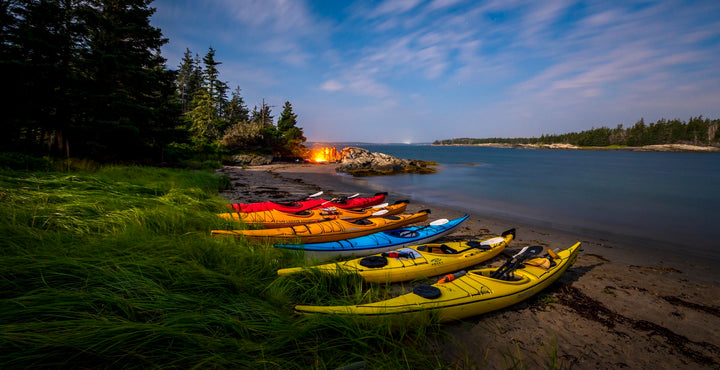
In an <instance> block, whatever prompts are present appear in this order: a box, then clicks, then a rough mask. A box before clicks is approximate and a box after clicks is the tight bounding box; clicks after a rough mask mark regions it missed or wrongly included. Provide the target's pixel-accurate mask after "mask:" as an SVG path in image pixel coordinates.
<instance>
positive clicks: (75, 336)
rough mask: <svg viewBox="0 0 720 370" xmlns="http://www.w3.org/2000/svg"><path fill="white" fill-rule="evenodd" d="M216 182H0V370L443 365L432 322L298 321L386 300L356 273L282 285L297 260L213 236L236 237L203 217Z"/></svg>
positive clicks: (104, 171) (220, 183)
mask: <svg viewBox="0 0 720 370" xmlns="http://www.w3.org/2000/svg"><path fill="white" fill-rule="evenodd" d="M227 182H228V180H227V178H224V177H220V176H217V175H213V174H212V173H211V172H208V171H186V170H177V169H159V168H150V167H127V166H109V167H101V168H99V169H96V170H93V171H77V172H71V173H67V172H44V173H43V172H20V171H10V170H2V171H0V348H2V349H3V350H2V351H0V367H2V368H30V367H43V366H46V367H77V368H86V367H87V368H98V367H99V368H106V367H142V368H147V367H163V368H167V367H169V368H173V367H176V368H193V367H195V368H288V369H292V368H320V369H324V368H336V367H340V366H343V365H348V364H351V363H356V362H360V361H362V362H363V363H364V364H365V365H366V366H367V367H368V368H415V367H421V366H422V367H433V368H437V367H442V365H441V364H440V360H439V357H438V354H437V353H436V352H433V351H431V350H428V343H427V338H428V337H430V336H432V335H435V334H436V333H437V326H435V325H432V324H431V323H397V322H391V321H390V320H380V321H371V322H368V321H360V320H356V319H351V318H346V317H340V316H298V315H296V314H295V313H294V312H293V310H292V307H293V306H294V305H295V304H298V303H319V304H347V303H350V302H357V301H363V300H371V299H377V298H380V297H381V296H382V294H386V293H383V289H381V288H383V287H382V286H377V287H374V288H377V289H371V290H368V289H367V288H368V286H367V285H365V283H363V282H362V281H361V280H360V279H359V278H358V277H357V276H354V275H347V276H341V277H339V278H332V277H328V276H325V275H321V274H301V275H297V276H292V275H291V276H288V277H282V278H280V277H278V276H277V274H276V270H277V269H278V268H281V267H289V266H296V265H300V264H302V261H301V256H297V255H295V254H292V253H289V252H285V251H281V250H278V249H275V248H272V247H268V246H267V245H258V244H250V243H247V242H245V241H244V240H237V239H229V238H213V237H211V236H210V233H209V231H210V230H211V229H216V228H228V227H241V226H242V225H238V224H230V223H229V221H225V220H224V219H222V218H220V217H217V216H216V215H215V214H216V213H217V212H220V211H222V210H224V209H225V208H224V207H225V205H224V203H225V202H224V201H223V200H221V199H219V198H218V197H216V194H217V190H218V188H222V187H224V186H227ZM368 291H370V292H373V293H368ZM369 294H377V295H374V296H373V295H369Z"/></svg>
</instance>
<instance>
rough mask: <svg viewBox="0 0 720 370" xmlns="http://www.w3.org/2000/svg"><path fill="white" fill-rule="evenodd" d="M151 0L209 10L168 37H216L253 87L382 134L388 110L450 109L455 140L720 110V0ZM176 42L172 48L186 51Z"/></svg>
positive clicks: (206, 40)
mask: <svg viewBox="0 0 720 370" xmlns="http://www.w3.org/2000/svg"><path fill="white" fill-rule="evenodd" d="M156 2H157V3H158V4H159V8H160V9H159V12H163V15H159V16H158V19H162V22H164V23H165V24H170V21H171V19H172V18H176V19H178V22H180V21H179V20H180V19H195V18H198V17H200V18H203V17H205V18H207V19H205V20H202V19H199V20H197V19H196V20H193V21H192V24H207V30H206V32H202V31H203V30H202V29H198V28H194V29H188V28H187V27H185V28H183V27H181V26H180V25H181V24H178V25H174V26H173V27H174V29H173V28H172V27H170V28H168V30H169V31H170V34H168V33H166V35H168V36H170V37H171V40H179V41H178V42H182V43H191V44H192V45H190V46H189V47H191V49H192V50H193V51H195V52H200V54H202V53H203V52H204V50H206V48H207V46H208V45H211V44H212V45H213V46H214V47H215V49H216V50H218V56H219V58H220V60H221V61H223V62H225V63H226V66H227V67H231V68H233V69H234V68H241V67H242V71H233V76H237V78H243V76H249V75H252V74H253V73H252V70H253V68H254V67H256V68H257V71H258V73H257V74H256V75H255V76H253V77H254V78H253V79H252V80H253V81H254V82H253V83H252V86H253V89H255V88H256V89H258V90H259V91H253V92H252V94H254V95H256V96H270V95H287V96H288V99H293V98H294V99H296V100H303V104H301V105H302V106H307V105H309V104H312V102H313V101H322V104H323V106H325V107H328V106H331V105H332V106H333V109H332V111H335V112H342V111H352V112H353V114H354V115H355V116H353V118H352V120H357V122H353V123H350V122H349V119H347V118H345V121H346V122H348V124H353V125H362V126H363V127H365V128H368V127H375V126H372V125H375V124H377V129H387V127H388V126H387V124H386V123H384V122H377V121H378V120H379V117H383V113H384V115H385V116H387V117H397V119H402V117H413V120H414V122H415V124H417V125H420V126H422V125H425V126H427V127H434V126H436V125H437V122H433V121H431V120H433V119H439V118H438V117H451V119H450V120H451V121H452V123H447V124H445V126H444V130H443V133H445V134H447V135H451V136H452V135H457V136H469V133H468V132H467V131H477V132H482V133H486V134H487V135H490V136H511V135H520V136H529V135H536V134H538V132H541V131H544V132H563V131H566V130H575V131H579V130H582V129H587V128H589V127H586V126H588V125H597V123H598V122H609V123H608V124H612V123H615V122H617V121H618V120H620V121H625V123H628V124H629V123H632V122H634V121H635V120H637V119H639V118H640V117H646V119H653V118H652V116H653V115H655V116H657V118H660V117H661V116H664V115H670V116H672V117H673V118H674V117H676V116H684V115H687V112H688V110H696V111H694V112H692V114H705V115H706V116H713V115H719V114H720V111H719V110H720V108H719V107H718V105H717V104H711V102H713V101H715V102H717V101H720V69H719V68H717V60H720V20H717V19H716V17H714V16H713V15H715V14H720V3H719V2H717V1H712V0H708V1H698V2H694V3H693V4H692V6H690V5H686V4H685V3H682V2H674V1H644V2H627V3H614V2H606V1H599V0H596V1H592V0H591V1H582V2H580V1H574V0H551V1H543V2H536V1H529V0H490V1H483V2H474V1H468V0H427V1H421V0H395V1H391V0H386V1H382V2H379V3H367V2H361V1H358V2H355V3H353V4H351V5H349V6H348V7H341V6H339V5H337V4H335V5H334V8H333V9H324V8H322V9H319V8H317V6H316V4H315V3H312V2H306V1H289V0H272V1H260V0H240V1H234V0H233V1H231V0H223V1H206V2H204V3H202V4H203V7H202V9H200V10H199V9H198V8H190V7H191V6H197V5H196V4H198V3H197V2H191V1H185V2H172V1H170V0H157V1H156ZM163 17H166V18H163ZM163 30H164V31H165V28H163ZM217 40H221V42H218V44H217V45H215V44H213V43H212V42H211V41H215V42H217ZM174 47H175V49H174V50H168V51H167V52H166V54H167V55H174V56H181V55H182V51H184V49H185V47H188V46H186V45H174ZM223 58H225V60H223ZM231 60H232V61H231ZM169 64H170V65H176V64H177V61H176V62H174V63H173V62H172V61H170V63H169ZM245 78H247V77H245ZM264 78H266V79H267V81H268V83H267V84H266V86H265V87H263V86H262V85H263V83H262V80H263V79H264ZM238 84H239V85H241V86H243V85H244V83H243V81H238ZM231 85H234V83H232V82H231ZM244 90H245V89H244ZM421 102H422V103H421ZM419 104H423V105H422V106H420V105H419ZM428 105H429V106H428ZM599 107H604V109H602V108H599ZM420 109H422V110H423V111H426V112H427V113H426V114H422V115H416V114H415V113H414V112H418V111H419V110H420ZM383 110H384V111H383ZM310 111H311V112H315V111H322V109H312V110H310ZM673 112H677V113H673ZM583 115H584V116H585V117H586V118H585V119H583V118H582V117H583ZM310 116H312V114H310ZM528 117H532V123H528ZM306 118H308V119H309V120H313V119H315V120H317V121H320V117H306ZM363 120H365V121H367V122H361V121H363ZM323 121H327V118H326V117H323ZM371 121H372V122H373V123H369V122H371ZM375 122H377V123H375ZM368 125H370V126H368ZM583 125H584V126H583ZM469 128H472V130H470V129H469ZM543 128H544V130H543ZM523 130H524V134H523ZM306 132H312V127H308V128H306ZM541 133H542V132H541ZM339 135H340V136H341V134H339ZM338 139H343V138H342V137H338ZM427 139H428V140H431V139H434V138H431V137H428V138H427Z"/></svg>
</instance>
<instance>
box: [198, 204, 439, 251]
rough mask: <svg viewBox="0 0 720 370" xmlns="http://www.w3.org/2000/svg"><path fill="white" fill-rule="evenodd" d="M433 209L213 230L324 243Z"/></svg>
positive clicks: (423, 216) (412, 219) (418, 217)
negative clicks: (383, 215)
mask: <svg viewBox="0 0 720 370" xmlns="http://www.w3.org/2000/svg"><path fill="white" fill-rule="evenodd" d="M428 213H430V210H428V209H426V210H422V211H419V212H418V213H415V214H412V215H408V214H401V215H392V216H386V217H368V218H362V219H359V220H355V221H345V220H330V221H324V222H318V223H314V224H305V225H299V226H292V227H281V228H277V229H264V230H212V231H211V234H212V235H233V236H243V237H245V238H247V239H249V240H254V241H264V240H268V239H270V240H276V241H280V242H283V243H293V242H298V241H299V242H301V243H320V242H331V241H337V240H342V239H349V238H356V237H358V236H363V235H369V234H372V233H375V232H379V231H384V230H392V229H396V228H399V227H403V226H405V225H409V224H414V223H417V222H423V221H426V220H427V218H428Z"/></svg>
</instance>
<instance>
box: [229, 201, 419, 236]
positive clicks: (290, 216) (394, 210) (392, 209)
mask: <svg viewBox="0 0 720 370" xmlns="http://www.w3.org/2000/svg"><path fill="white" fill-rule="evenodd" d="M406 208H407V201H398V202H395V204H393V205H388V204H387V203H384V204H380V205H377V206H373V207H369V208H364V209H358V210H352V209H342V208H337V207H331V208H322V209H308V210H304V211H300V212H283V211H279V210H277V209H271V210H267V211H259V212H229V213H219V214H218V216H220V217H222V218H225V219H228V220H235V221H242V222H244V223H246V224H260V225H262V226H263V227H264V228H266V229H274V228H279V227H289V226H297V225H304V224H311V223H315V222H323V221H329V220H346V221H353V220H358V219H361V218H367V217H371V216H372V215H373V213H376V212H378V211H381V210H386V211H387V213H385V214H384V215H387V216H389V215H397V214H400V213H403V212H405V209H406Z"/></svg>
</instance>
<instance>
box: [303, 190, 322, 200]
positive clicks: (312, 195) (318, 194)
mask: <svg viewBox="0 0 720 370" xmlns="http://www.w3.org/2000/svg"><path fill="white" fill-rule="evenodd" d="M322 194H323V191H322V190H321V191H318V192H317V193H315V194H310V195H308V196H307V197H308V198H315V197H319V196H321V195H322Z"/></svg>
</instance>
